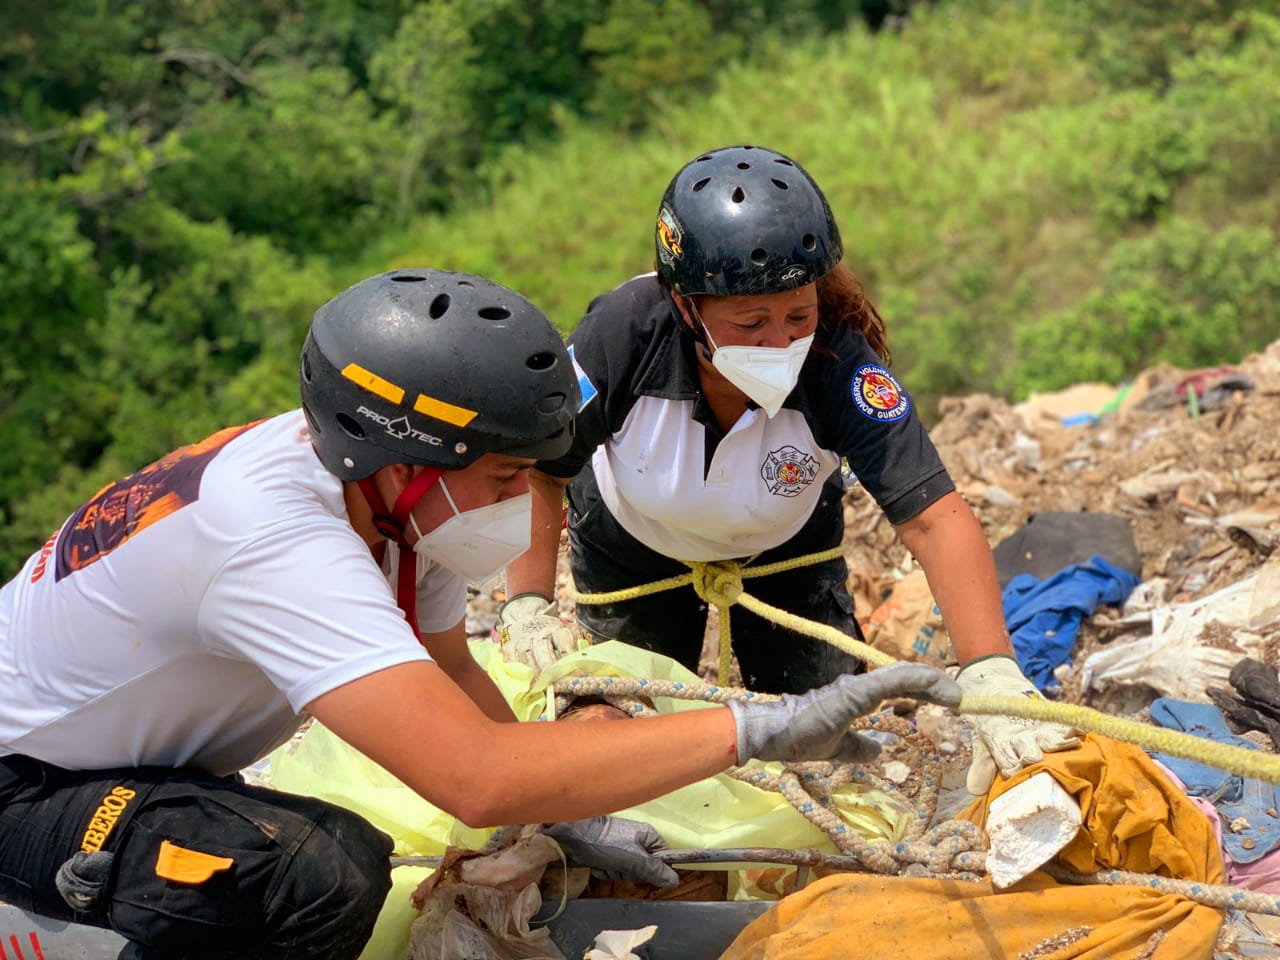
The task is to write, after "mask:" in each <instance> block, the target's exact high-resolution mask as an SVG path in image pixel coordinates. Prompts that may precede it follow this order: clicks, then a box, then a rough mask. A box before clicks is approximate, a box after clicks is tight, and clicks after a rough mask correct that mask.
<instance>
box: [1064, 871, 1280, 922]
mask: <svg viewBox="0 0 1280 960" xmlns="http://www.w3.org/2000/svg"><path fill="white" fill-rule="evenodd" d="M1041 869H1043V870H1044V871H1045V872H1046V873H1048V874H1049V876H1051V877H1053V878H1054V879H1055V880H1058V881H1059V882H1061V883H1075V884H1098V883H1104V884H1119V885H1121V886H1127V887H1144V888H1146V889H1148V890H1154V891H1156V892H1157V893H1173V894H1177V895H1178V896H1180V897H1185V898H1186V899H1188V900H1194V901H1195V902H1196V903H1203V904H1204V905H1205V906H1209V907H1219V908H1224V909H1225V908H1228V907H1229V908H1231V909H1233V910H1243V911H1244V912H1246V913H1265V914H1269V915H1271V916H1273V917H1280V897H1278V896H1276V895H1275V894H1273V893H1258V892H1257V891H1255V890H1242V889H1241V888H1239V887H1231V886H1227V885H1226V884H1221V883H1201V882H1199V881H1196V880H1176V879H1174V878H1172V877H1157V876H1155V875H1154V874H1150V873H1132V872H1130V871H1128V870H1099V871H1098V872H1097V873H1076V872H1075V871H1074V870H1068V869H1066V868H1065V867H1061V866H1059V865H1057V864H1055V863H1047V864H1045V865H1044V867H1042V868H1041Z"/></svg>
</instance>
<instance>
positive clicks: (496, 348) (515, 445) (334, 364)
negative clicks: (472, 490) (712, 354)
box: [299, 269, 580, 481]
mask: <svg viewBox="0 0 1280 960" xmlns="http://www.w3.org/2000/svg"><path fill="white" fill-rule="evenodd" d="M299 379H300V381H301V388H302V409H303V410H304V411H305V413H306V417H307V422H308V424H309V425H310V427H311V435H312V443H313V444H314V446H315V448H316V452H317V453H318V454H319V456H320V461H321V462H322V463H323V464H324V465H325V468H326V469H328V470H329V472H330V473H333V474H335V475H336V476H337V477H338V478H340V479H342V480H344V481H346V480H360V479H363V478H365V477H368V476H370V475H371V474H372V473H374V472H375V471H376V470H378V469H380V468H382V467H384V466H388V465H389V464H394V463H408V464H423V465H427V466H434V467H440V468H443V469H445V470H458V469H461V468H463V467H465V466H467V464H469V463H471V462H472V461H473V460H475V459H476V458H478V457H480V456H482V455H484V454H486V453H505V454H510V455H512V456H517V457H531V458H533V459H539V460H541V459H553V458H555V457H558V456H560V455H561V454H562V453H564V452H565V451H566V450H567V449H568V448H569V444H570V443H571V442H572V439H573V434H572V421H573V415H574V413H575V412H576V411H577V409H578V401H579V396H580V394H579V390H578V381H577V378H576V377H575V376H574V374H573V365H572V362H571V361H570V360H569V354H568V352H567V351H566V349H565V345H564V341H563V339H562V338H561V336H560V334H559V333H558V332H557V331H556V329H555V327H553V326H552V325H551V322H550V321H549V320H548V319H547V317H546V316H545V315H544V314H543V313H542V311H541V310H539V309H538V308H537V307H535V306H534V305H533V304H532V303H530V302H529V301H528V300H526V299H525V298H524V297H522V296H521V295H520V294H518V293H516V292H515V291H513V290H509V289H507V288H506V287H503V286H500V285H499V284H496V283H493V282H492V281H489V280H485V279H484V278H482V277H476V276H472V275H469V274H465V273H448V272H445V271H442V270H431V269H402V270H393V271H390V272H389V273H383V274H379V275H378V276H375V277H370V278H369V279H367V280H363V281H361V282H360V283H357V284H356V285H355V286H353V287H350V288H348V289H347V290H345V291H343V292H342V293H340V294H338V296H336V297H334V298H333V299H332V300H330V301H329V302H328V303H326V304H325V305H324V306H322V307H321V308H320V309H319V310H317V311H316V313H315V316H314V317H313V318H312V320H311V330H310V332H309V333H308V334H307V340H306V343H305V344H304V346H303V348H302V362H301V369H300V371H299Z"/></svg>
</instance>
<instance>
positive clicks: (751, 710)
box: [729, 663, 960, 763]
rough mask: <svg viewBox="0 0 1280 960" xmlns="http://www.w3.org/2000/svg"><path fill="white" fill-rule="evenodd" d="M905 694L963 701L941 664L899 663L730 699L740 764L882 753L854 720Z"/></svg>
mask: <svg viewBox="0 0 1280 960" xmlns="http://www.w3.org/2000/svg"><path fill="white" fill-rule="evenodd" d="M904 696H905V697H916V698H917V699H920V700H929V701H931V702H933V703H938V704H941V705H942V706H944V707H954V706H956V705H957V704H959V703H960V687H959V686H958V685H957V684H956V682H955V681H954V680H952V679H951V678H950V677H948V676H947V675H946V674H945V673H943V672H942V671H941V670H938V669H937V668H936V667H930V666H926V665H925V664H923V663H895V664H893V665H892V666H889V667H881V668H880V669H878V670H872V671H871V672H870V673H864V674H859V675H857V676H854V675H850V674H846V675H844V676H842V677H839V678H838V679H837V680H835V681H834V682H832V683H829V684H827V685H826V686H825V687H818V688H817V689H816V690H810V691H809V692H808V693H802V694H793V693H784V694H783V695H782V699H781V700H771V701H765V700H730V701H729V709H730V710H732V711H733V718H734V720H736V721H737V723H738V763H746V762H747V761H748V760H752V759H754V760H786V761H791V762H796V761H801V760H842V761H845V762H849V763H865V762H866V761H868V760H872V759H874V758H875V757H876V756H877V755H878V754H879V753H880V744H879V743H877V742H876V741H875V740H873V739H872V738H871V737H865V736H863V735H861V734H858V733H854V732H853V731H852V730H850V729H849V724H851V723H852V722H853V721H854V720H855V719H856V718H857V717H860V716H862V715H863V714H865V713H870V712H871V711H872V710H874V709H875V708H876V707H877V706H878V705H879V704H880V701H882V700H887V699H889V698H891V697H904Z"/></svg>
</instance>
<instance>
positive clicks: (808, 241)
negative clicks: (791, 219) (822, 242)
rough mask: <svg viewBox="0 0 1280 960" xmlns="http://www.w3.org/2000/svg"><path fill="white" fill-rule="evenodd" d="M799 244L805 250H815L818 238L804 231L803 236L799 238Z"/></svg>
mask: <svg viewBox="0 0 1280 960" xmlns="http://www.w3.org/2000/svg"><path fill="white" fill-rule="evenodd" d="M800 244H801V245H802V246H803V247H804V248H805V249H806V250H815V249H817V246H818V238H817V237H815V236H814V235H813V234H812V233H806V234H805V235H804V236H803V237H801V238H800Z"/></svg>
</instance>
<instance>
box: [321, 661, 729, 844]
mask: <svg viewBox="0 0 1280 960" xmlns="http://www.w3.org/2000/svg"><path fill="white" fill-rule="evenodd" d="M306 709H307V711H308V712H309V713H311V715H312V716H314V717H315V718H316V719H317V720H319V721H320V722H321V723H323V724H324V725H325V726H326V727H328V728H329V729H330V730H332V731H333V732H334V733H336V734H337V735H338V736H339V737H341V738H342V739H343V740H345V741H346V742H347V743H349V744H351V745H352V746H353V747H355V748H356V749H357V750H359V751H360V752H361V753H363V754H365V755H366V756H367V757H369V758H370V759H372V760H374V761H375V762H376V763H379V764H381V765H382V766H383V767H385V768H386V769H387V770H389V771H390V772H391V773H393V774H395V776H397V777H399V778H400V779H401V780H403V781H404V782H405V783H406V784H407V785H408V786H409V787H410V788H411V789H413V790H414V791H415V792H417V793H418V794H420V795H421V796H422V797H424V798H425V799H426V800H428V801H430V802H431V803H433V804H435V805H436V806H438V807H440V809H442V810H445V811H446V812H448V813H451V814H453V815H454V816H456V817H457V818H458V819H460V820H462V821H463V822H464V823H466V824H469V825H471V826H477V827H483V826H495V825H499V824H506V823H537V822H543V823H545V822H551V821H558V820H579V819H583V818H585V817H592V816H597V815H599V814H604V813H612V812H613V811H615V810H622V809H625V808H626V807H629V806H632V805H634V804H637V803H643V802H644V801H646V800H651V799H653V798H654V797H656V796H659V795H661V794H664V793H667V792H669V791H671V790H674V789H676V788H677V787H682V786H685V785H687V784H690V783H693V782H695V781H697V780H701V779H703V778H705V777H709V776H712V775H713V774H716V773H719V772H721V771H723V770H725V769H727V768H728V767H729V766H730V765H732V764H733V763H734V762H736V761H735V758H736V757H737V748H738V740H737V732H736V725H735V723H734V719H733V715H732V714H731V713H730V712H729V711H728V710H725V709H708V710H689V711H684V712H682V713H678V714H672V715H669V716H662V717H654V718H647V719H644V720H639V721H635V722H632V723H609V722H608V721H584V722H582V723H498V722H495V721H494V720H493V719H491V718H490V717H488V716H486V715H485V714H484V712H483V711H482V710H481V709H480V708H479V707H478V706H477V705H476V704H475V703H474V702H473V701H472V700H471V698H470V697H468V696H467V694H466V693H464V692H463V691H462V689H460V688H459V687H458V685H457V684H455V683H454V682H453V681H452V680H450V679H449V677H448V676H447V675H446V674H445V672H444V670H443V669H441V667H439V666H438V665H437V664H434V663H424V662H421V661H418V662H414V663H405V664H401V665H399V666H395V667H389V668H387V669H385V670H380V671H378V672H376V673H372V674H369V675H368V676H366V677H362V678H360V679H359V680H354V681H352V682H351V683H348V684H345V685H343V686H341V687H338V688H337V689H336V690H332V691H330V692H329V693H326V694H323V695H321V696H319V697H317V698H316V699H315V700H313V701H312V702H311V703H310V704H308V705H307V708H306ZM624 757H625V761H621V759H620V758H624Z"/></svg>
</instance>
